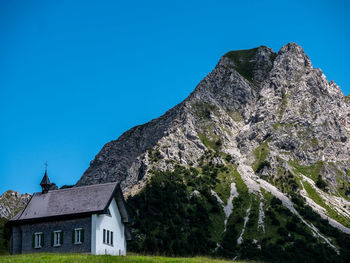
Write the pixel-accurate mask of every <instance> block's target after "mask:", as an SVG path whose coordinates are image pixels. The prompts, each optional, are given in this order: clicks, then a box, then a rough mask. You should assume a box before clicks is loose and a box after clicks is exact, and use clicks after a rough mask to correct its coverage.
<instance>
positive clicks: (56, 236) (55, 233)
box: [53, 230, 63, 247]
mask: <svg viewBox="0 0 350 263" xmlns="http://www.w3.org/2000/svg"><path fill="white" fill-rule="evenodd" d="M61 233H62V230H55V231H53V246H54V247H60V246H62V244H63V240H61ZM57 241H58V242H57Z"/></svg>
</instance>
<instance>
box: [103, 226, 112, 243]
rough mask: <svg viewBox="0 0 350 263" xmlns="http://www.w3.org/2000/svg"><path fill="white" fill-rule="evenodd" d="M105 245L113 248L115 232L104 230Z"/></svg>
mask: <svg viewBox="0 0 350 263" xmlns="http://www.w3.org/2000/svg"><path fill="white" fill-rule="evenodd" d="M103 243H104V244H107V245H110V246H113V231H109V230H106V229H103Z"/></svg>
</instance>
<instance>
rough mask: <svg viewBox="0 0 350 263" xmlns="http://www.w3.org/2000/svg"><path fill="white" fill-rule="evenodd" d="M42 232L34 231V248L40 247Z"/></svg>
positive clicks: (41, 245)
mask: <svg viewBox="0 0 350 263" xmlns="http://www.w3.org/2000/svg"><path fill="white" fill-rule="evenodd" d="M42 235H43V232H35V233H34V248H42V247H43V244H41V240H42Z"/></svg>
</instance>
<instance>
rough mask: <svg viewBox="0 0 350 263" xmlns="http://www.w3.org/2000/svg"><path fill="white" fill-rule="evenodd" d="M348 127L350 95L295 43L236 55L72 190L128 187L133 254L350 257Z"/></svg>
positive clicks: (98, 162)
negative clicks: (97, 186)
mask: <svg viewBox="0 0 350 263" xmlns="http://www.w3.org/2000/svg"><path fill="white" fill-rule="evenodd" d="M349 131H350V100H349V99H348V97H347V96H344V94H343V93H342V92H341V90H340V88H339V87H338V86H337V85H336V84H335V83H334V82H333V81H331V82H329V81H328V80H327V79H326V77H325V76H324V74H323V73H322V71H321V70H320V69H316V68H313V66H312V63H311V61H310V59H309V57H308V56H307V55H306V54H305V52H304V51H303V49H302V48H301V47H300V46H299V45H297V44H295V43H289V44H287V45H285V46H283V47H282V48H281V49H280V50H279V52H278V53H275V52H274V51H273V50H272V49H271V48H268V47H265V46H260V47H258V48H254V49H249V50H239V51H232V52H228V53H227V54H225V55H224V56H223V57H221V58H220V60H219V62H218V64H217V65H216V67H215V68H214V70H213V71H212V72H211V73H209V74H208V75H207V76H206V77H205V78H204V79H203V80H202V81H201V82H200V83H199V84H198V86H197V87H196V88H195V90H194V91H193V92H192V93H191V94H190V95H189V96H188V97H187V98H186V99H185V100H184V101H183V102H181V103H180V104H178V105H176V106H175V107H174V108H172V109H170V110H169V111H167V112H166V113H165V114H164V115H163V116H161V117H159V118H157V119H154V120H152V121H150V122H148V123H146V124H144V125H140V126H136V127H134V128H132V129H130V130H129V131H127V132H125V133H124V134H122V135H121V136H120V137H119V138H118V139H117V140H114V141H111V142H109V143H107V144H106V145H104V146H103V148H102V149H101V151H100V152H99V153H98V154H97V155H96V157H95V159H94V160H93V161H91V163H90V167H89V168H88V169H87V170H86V171H85V173H84V174H83V175H82V177H81V178H80V180H79V181H78V182H77V184H76V186H81V185H90V184H98V183H106V182H114V181H118V182H121V185H122V188H123V191H124V193H125V195H126V197H127V204H128V206H129V211H130V214H131V216H132V218H133V221H134V223H133V224H132V231H133V235H134V240H133V241H132V243H130V244H129V245H128V247H129V249H130V250H132V251H136V252H142V253H147V254H149V253H155V254H166V255H199V254H206V255H208V254H211V255H214V256H220V257H226V258H241V259H253V260H263V261H266V262H350V155H349V153H350V148H349V147H350V142H349V139H350V138H349Z"/></svg>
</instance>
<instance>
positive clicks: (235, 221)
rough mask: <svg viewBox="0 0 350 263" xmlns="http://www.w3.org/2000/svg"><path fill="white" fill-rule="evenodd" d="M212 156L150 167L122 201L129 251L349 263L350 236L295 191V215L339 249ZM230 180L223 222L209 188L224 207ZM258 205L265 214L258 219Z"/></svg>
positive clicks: (275, 260)
mask: <svg viewBox="0 0 350 263" xmlns="http://www.w3.org/2000/svg"><path fill="white" fill-rule="evenodd" d="M215 154H217V153H214V152H211V151H209V152H207V153H206V154H205V155H204V156H203V157H202V158H201V168H186V167H182V166H176V168H175V170H174V171H165V172H160V171H152V173H153V175H152V176H151V178H150V181H149V183H148V184H147V185H146V187H145V188H144V189H143V190H142V191H141V192H140V193H138V194H137V195H135V196H133V197H130V198H129V199H128V200H127V203H128V206H129V208H130V212H131V216H132V218H133V220H134V223H133V225H132V229H133V234H134V240H133V241H132V242H131V243H130V245H129V249H130V250H132V251H135V252H138V253H152V254H163V255H168V256H192V255H199V254H206V255H211V256H219V257H225V258H238V259H251V260H262V261H266V262H347V260H348V259H349V245H350V238H349V236H348V235H346V234H343V233H341V232H340V231H338V230H336V229H334V228H333V227H331V226H330V225H329V224H328V222H327V221H325V220H323V219H321V218H320V216H318V215H317V214H315V213H314V212H313V211H312V209H311V208H310V207H308V206H307V205H306V204H305V201H304V200H303V199H302V197H301V196H300V195H299V194H297V193H294V194H293V198H292V200H293V202H295V204H296V205H295V206H296V208H297V209H298V211H299V213H300V214H301V215H302V216H303V218H304V219H305V220H306V221H308V222H310V223H312V224H314V225H315V226H316V227H317V228H318V229H319V230H320V231H321V233H322V234H324V235H326V236H328V237H329V238H330V240H331V242H332V243H333V244H335V245H336V246H337V247H338V248H339V250H340V251H341V254H340V256H338V255H337V254H336V252H335V251H334V250H333V249H332V248H331V247H329V246H328V245H327V244H325V243H324V241H323V240H321V239H319V238H317V237H314V236H313V233H312V231H311V230H310V229H309V227H308V226H306V225H305V224H304V223H303V222H302V221H301V220H300V218H299V217H297V216H296V215H293V214H292V213H291V212H290V211H289V210H288V209H287V208H285V207H284V206H283V205H282V203H281V201H280V200H279V199H277V198H276V197H273V196H272V195H271V194H269V193H266V192H264V191H263V190H262V194H261V195H257V194H254V193H251V192H249V191H248V188H247V186H246V185H245V184H244V182H243V180H242V178H241V176H240V174H239V173H238V172H237V169H236V165H235V164H234V161H233V160H232V159H230V158H227V159H229V160H230V161H231V162H228V161H226V164H225V165H222V164H215V163H214V161H213V160H214V159H213V157H214V156H215ZM262 159H264V158H262ZM231 182H234V183H235V186H236V188H237V192H238V197H236V198H234V199H233V211H232V213H231V215H230V216H229V218H228V220H227V225H226V228H225V225H224V220H225V214H224V212H223V206H222V205H221V204H220V203H219V202H218V200H217V199H216V198H215V197H214V196H213V194H212V192H211V190H214V191H215V192H217V194H218V196H219V197H220V199H221V200H223V203H224V205H226V203H227V200H228V199H229V186H230V183H231ZM296 184H297V183H296ZM225 186H226V187H225ZM260 210H262V211H263V213H264V216H263V223H262V224H260V225H259V223H258V221H259V218H260V217H261V216H262V215H261V214H260V213H261V211H260ZM240 237H241V239H240ZM239 239H240V241H241V243H240V244H239V242H238V240H239Z"/></svg>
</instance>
